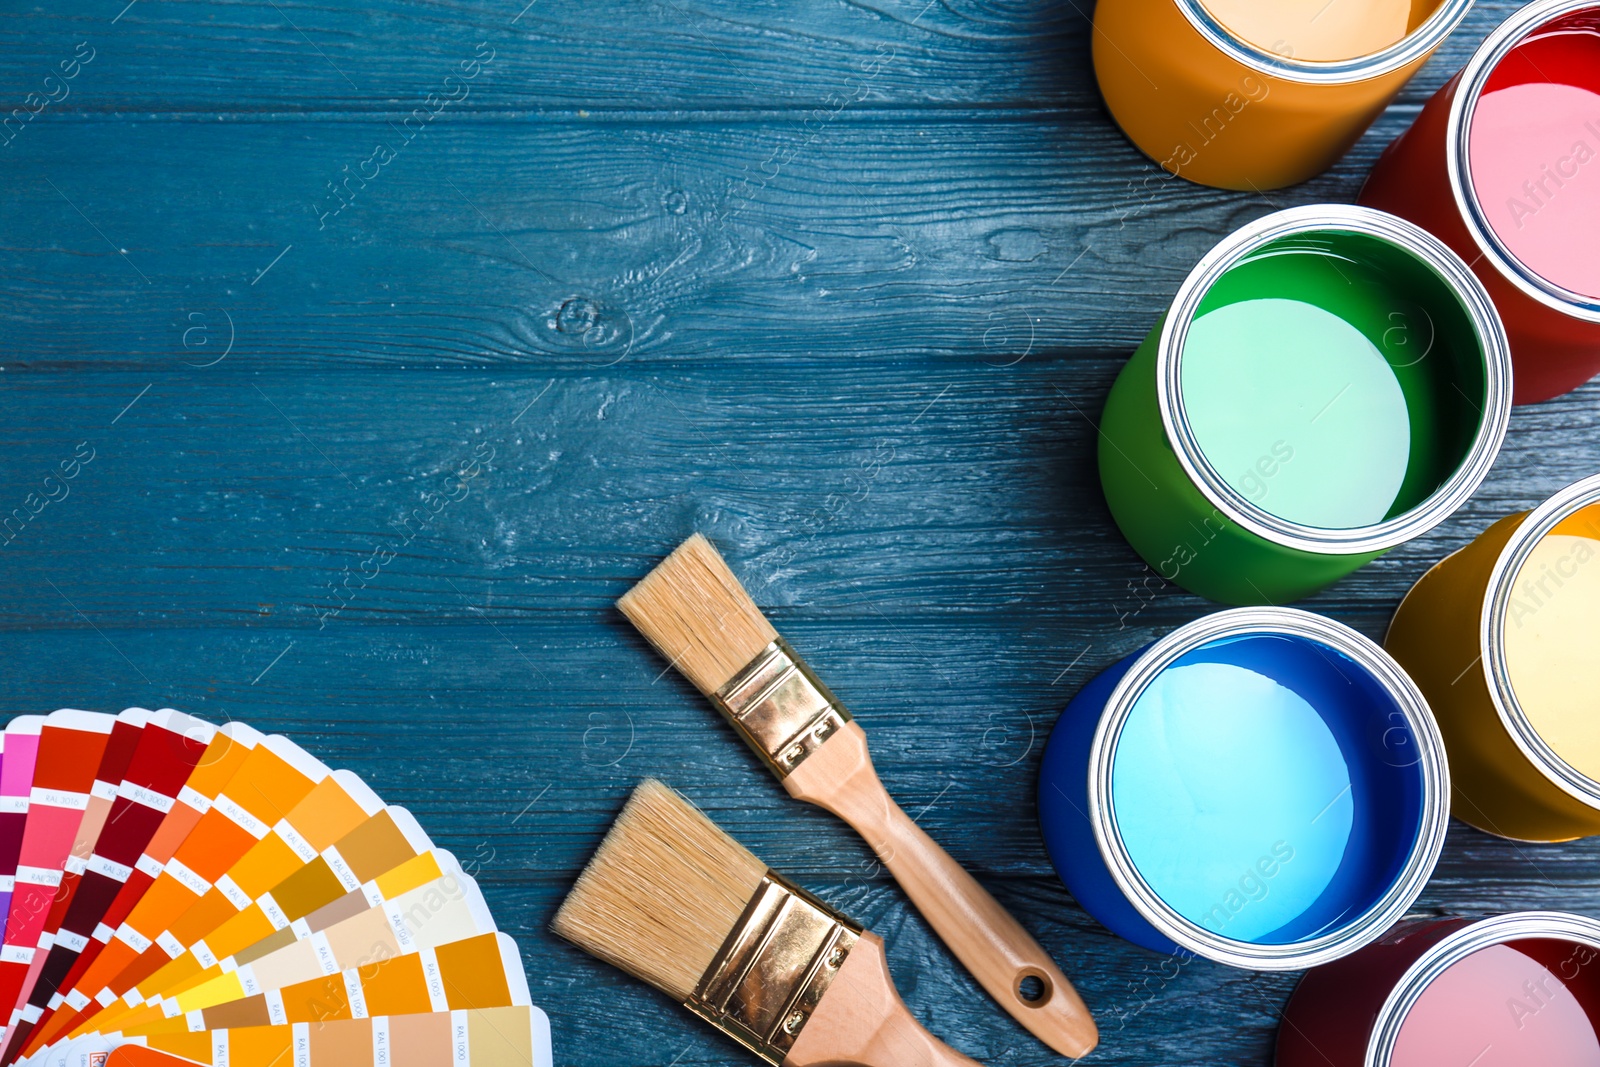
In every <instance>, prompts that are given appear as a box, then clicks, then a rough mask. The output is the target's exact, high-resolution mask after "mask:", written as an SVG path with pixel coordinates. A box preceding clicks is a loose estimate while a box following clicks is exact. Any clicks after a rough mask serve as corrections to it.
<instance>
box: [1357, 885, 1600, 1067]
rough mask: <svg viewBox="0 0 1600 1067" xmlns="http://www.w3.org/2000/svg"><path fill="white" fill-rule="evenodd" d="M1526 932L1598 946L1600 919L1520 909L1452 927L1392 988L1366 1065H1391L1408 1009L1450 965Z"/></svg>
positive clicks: (1376, 1023) (1372, 1036) (1520, 937)
mask: <svg viewBox="0 0 1600 1067" xmlns="http://www.w3.org/2000/svg"><path fill="white" fill-rule="evenodd" d="M1528 938H1542V939H1550V940H1559V941H1572V942H1575V943H1578V944H1582V945H1587V946H1589V947H1590V948H1593V949H1596V950H1597V951H1600V922H1596V921H1595V920H1594V919H1591V918H1588V917H1587V916H1584V915H1574V914H1571V913H1569V912H1564V911H1517V912H1510V913H1508V914H1505V915H1495V916H1491V917H1490V918H1487V919H1480V920H1479V921H1477V922H1474V923H1470V924H1469V925H1467V926H1463V927H1461V928H1460V929H1459V930H1452V931H1451V932H1450V933H1448V934H1446V935H1445V936H1444V937H1442V938H1440V939H1439V940H1438V941H1437V942H1436V943H1434V944H1433V945H1430V946H1429V947H1428V949H1427V950H1426V951H1425V952H1423V954H1422V955H1421V956H1419V957H1417V959H1416V960H1415V961H1414V962H1413V963H1412V964H1411V966H1410V967H1408V968H1406V970H1405V971H1404V973H1402V974H1401V975H1400V978H1399V980H1398V981H1396V982H1395V984H1394V986H1393V987H1392V988H1391V989H1390V990H1389V996H1388V997H1387V998H1386V999H1385V1000H1384V1002H1383V1006H1382V1007H1381V1008H1379V1009H1378V1016H1377V1018H1376V1020H1374V1022H1373V1024H1372V1030H1371V1031H1370V1035H1369V1037H1368V1039H1367V1051H1366V1056H1365V1059H1364V1061H1363V1067H1389V1061H1390V1059H1391V1057H1393V1055H1394V1048H1395V1043H1396V1042H1397V1041H1398V1040H1399V1037H1400V1029H1401V1027H1402V1026H1403V1025H1404V1024H1405V1019H1406V1015H1407V1014H1408V1013H1409V1012H1410V1011H1411V1009H1412V1007H1413V1006H1415V1004H1416V1002H1417V1001H1418V999H1420V998H1421V996H1422V994H1423V992H1424V991H1425V990H1426V989H1427V988H1428V986H1429V985H1431V984H1432V983H1433V981H1434V980H1435V979H1437V978H1438V977H1439V976H1440V975H1441V974H1443V973H1444V972H1445V970H1446V969H1448V968H1449V967H1450V966H1452V965H1453V964H1456V963H1459V962H1460V961H1461V960H1462V959H1464V958H1466V957H1467V956H1470V955H1471V954H1472V953H1474V952H1477V951H1479V950H1480V949H1485V948H1489V947H1491V946H1493V945H1501V944H1505V943H1506V942H1507V941H1521V940H1524V939H1528Z"/></svg>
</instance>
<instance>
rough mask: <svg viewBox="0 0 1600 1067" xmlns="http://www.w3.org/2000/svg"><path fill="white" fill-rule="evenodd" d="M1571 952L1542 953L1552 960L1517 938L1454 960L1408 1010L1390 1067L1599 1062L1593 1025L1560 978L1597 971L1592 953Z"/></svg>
mask: <svg viewBox="0 0 1600 1067" xmlns="http://www.w3.org/2000/svg"><path fill="white" fill-rule="evenodd" d="M1543 944H1544V946H1546V947H1548V946H1549V944H1550V943H1549V942H1545V943H1543ZM1571 949H1572V951H1571V952H1569V953H1564V954H1557V955H1555V956H1552V955H1551V954H1550V953H1548V952H1541V953H1540V954H1541V955H1542V956H1544V957H1545V958H1546V959H1547V960H1549V964H1548V965H1546V964H1545V963H1541V962H1539V960H1536V959H1534V958H1533V957H1532V956H1530V955H1528V954H1526V953H1524V952H1521V951H1518V949H1517V948H1516V943H1515V942H1512V943H1509V944H1500V945H1490V946H1489V947H1487V948H1482V949H1479V950H1478V951H1476V952H1474V953H1472V954H1471V955H1469V956H1465V957H1463V958H1462V959H1460V960H1458V961H1457V962H1456V963H1453V964H1451V965H1450V966H1449V967H1448V968H1446V970H1445V971H1444V973H1443V974H1441V975H1439V977H1438V978H1435V979H1434V980H1433V981H1432V982H1431V983H1429V985H1428V987H1427V988H1426V989H1425V990H1423V992H1422V996H1421V997H1419V998H1418V1000H1417V1002H1416V1003H1415V1004H1414V1005H1412V1007H1411V1010H1410V1011H1409V1012H1407V1013H1406V1017H1405V1020H1404V1021H1403V1022H1402V1023H1401V1026H1400V1034H1399V1037H1398V1040H1397V1041H1396V1043H1395V1049H1394V1054H1393V1056H1392V1057H1391V1058H1390V1060H1389V1067H1468V1065H1470V1067H1531V1065H1534V1064H1537V1065H1538V1067H1596V1065H1600V1038H1597V1036H1596V1033H1595V1023H1594V1021H1593V1020H1592V1019H1591V1018H1590V1015H1589V1012H1588V1010H1587V1009H1586V1008H1585V1007H1584V1004H1583V1003H1581V1002H1580V1001H1579V1000H1578V998H1577V997H1576V996H1574V995H1573V992H1572V988H1569V984H1568V982H1564V981H1563V980H1562V979H1563V977H1565V978H1567V979H1568V981H1571V980H1572V979H1575V978H1578V976H1579V975H1580V974H1581V973H1583V972H1584V970H1585V969H1586V968H1593V967H1594V966H1595V961H1594V950H1593V949H1584V948H1583V947H1581V946H1577V945H1573V946H1571ZM1586 995H1587V993H1586Z"/></svg>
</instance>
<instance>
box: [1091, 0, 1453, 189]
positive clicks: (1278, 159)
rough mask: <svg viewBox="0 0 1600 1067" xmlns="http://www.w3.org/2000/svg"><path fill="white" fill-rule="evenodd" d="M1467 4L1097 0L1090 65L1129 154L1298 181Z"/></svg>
mask: <svg viewBox="0 0 1600 1067" xmlns="http://www.w3.org/2000/svg"><path fill="white" fill-rule="evenodd" d="M1471 6H1472V0H1432V2H1428V0H1274V2H1273V3H1270V4H1263V3H1260V2H1259V0H1099V3H1098V4H1096V5H1095V12H1094V45H1093V52H1094V69H1095V77H1096V79H1097V80H1098V81H1099V83H1100V91H1101V92H1102V93H1103V94H1104V95H1105V99H1106V106H1107V107H1108V108H1109V109H1110V110H1111V115H1112V117H1113V118H1115V119H1116V120H1117V124H1118V125H1120V126H1121V127H1122V130H1123V132H1124V133H1126V134H1127V135H1128V138H1129V139H1130V140H1131V141H1133V143H1134V144H1135V145H1136V146H1138V148H1139V149H1140V151H1142V152H1144V153H1145V154H1146V155H1148V156H1150V157H1151V158H1152V159H1154V160H1156V161H1157V162H1158V163H1160V164H1161V166H1162V167H1164V168H1166V169H1167V170H1168V171H1170V172H1171V173H1173V174H1175V175H1178V176H1179V177H1183V178H1188V179H1189V180H1190V181H1194V182H1199V183H1200V184H1202V185H1213V186H1217V187H1218V188H1222V189H1244V190H1252V189H1253V190H1261V189H1275V188H1279V187H1282V186H1285V185H1293V184H1295V183H1297V182H1302V181H1305V180H1306V179H1307V178H1311V177H1313V176H1314V175H1316V174H1319V173H1321V172H1322V171H1324V170H1326V169H1327V168H1328V167H1329V166H1331V165H1332V164H1333V163H1334V162H1335V161H1336V160H1337V159H1338V158H1339V157H1340V156H1342V155H1343V154H1344V153H1345V151H1346V150H1347V149H1348V148H1349V147H1350V146H1351V145H1352V144H1354V143H1355V141H1356V140H1357V138H1359V137H1360V136H1361V134H1362V132H1363V131H1365V130H1366V128H1367V127H1368V126H1369V125H1371V123H1372V120H1373V119H1375V118H1376V117H1377V116H1378V113H1379V112H1381V111H1382V110H1383V109H1384V107H1385V106H1386V105H1387V104H1388V103H1389V101H1390V100H1391V99H1393V97H1394V95H1395V94H1396V93H1397V92H1399V91H1400V88H1401V86H1403V85H1404V84H1405V83H1406V80H1407V79H1409V78H1410V77H1411V75H1412V74H1413V73H1415V72H1416V70H1417V68H1418V67H1420V66H1421V65H1422V64H1423V62H1424V61H1426V60H1427V58H1428V56H1430V55H1431V54H1432V53H1433V51H1434V49H1436V48H1438V47H1439V45H1440V43H1441V42H1443V41H1444V39H1445V37H1447V36H1448V35H1449V34H1450V31H1451V30H1453V29H1455V27H1456V26H1457V25H1459V24H1460V22H1461V20H1462V18H1464V17H1465V16H1466V13H1467V9H1468V8H1470V7H1471Z"/></svg>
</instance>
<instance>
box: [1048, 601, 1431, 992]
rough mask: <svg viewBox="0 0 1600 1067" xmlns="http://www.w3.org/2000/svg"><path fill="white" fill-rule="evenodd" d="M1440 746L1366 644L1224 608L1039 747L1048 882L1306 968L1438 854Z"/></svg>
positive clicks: (1378, 925) (1283, 615)
mask: <svg viewBox="0 0 1600 1067" xmlns="http://www.w3.org/2000/svg"><path fill="white" fill-rule="evenodd" d="M1448 791H1449V774H1448V771H1447V770H1446V767H1445V759H1444V746H1443V744H1442V742H1441V741H1440V739H1439V734H1438V729H1437V727H1436V726H1435V725H1434V723H1433V717H1432V716H1431V715H1430V714H1429V711H1428V706H1427V703H1426V702H1425V701H1424V699H1423V697H1422V694H1421V693H1420V692H1418V691H1417V688H1416V686H1415V685H1413V684H1412V682H1411V680H1410V679H1409V678H1407V677H1406V675H1405V672H1404V671H1402V670H1401V669H1400V668H1399V666H1398V665H1396V664H1395V662H1394V661H1393V660H1392V659H1390V658H1389V656H1388V655H1387V654H1386V653H1385V652H1384V651H1383V649H1381V648H1379V647H1378V646H1377V645H1376V644H1374V643H1373V642H1371V641H1369V640H1368V639H1367V638H1365V637H1363V636H1361V635H1360V634H1358V633H1356V632H1355V631H1354V630H1351V629H1349V628H1348V627H1346V626H1343V625H1341V624H1339V623H1337V622H1334V621H1332V620H1330V619H1325V618H1322V617H1321V616H1318V615H1313V614H1311V613H1309V612H1304V611H1298V610H1295V609H1293V608H1234V609H1231V610H1228V611H1220V612H1217V613H1215V614H1212V615H1208V616H1206V617H1204V618H1201V619H1198V620H1196V621H1194V622H1191V623H1189V624H1187V625H1185V626H1182V627H1180V628H1178V629H1177V630H1174V631H1173V632H1172V633H1170V634H1168V635H1167V636H1166V637H1164V638H1162V639H1160V640H1159V641H1156V642H1154V643H1153V644H1151V645H1149V646H1147V647H1146V648H1144V649H1143V650H1141V651H1139V652H1136V653H1134V654H1133V655H1131V656H1128V657H1126V658H1125V659H1123V660H1121V661H1120V662H1118V663H1115V664H1113V665H1112V666H1110V667H1108V668H1107V669H1106V670H1104V671H1102V672H1101V673H1100V674H1099V675H1098V676H1096V677H1095V678H1094V679H1092V680H1091V681H1090V682H1089V684H1088V685H1086V686H1085V687H1084V688H1083V689H1082V690H1081V691H1080V692H1079V693H1078V695H1077V696H1076V697H1074V698H1073V700H1072V702H1071V703H1070V704H1069V705H1068V706H1067V709H1066V710H1065V711H1064V712H1063V713H1062V715H1061V718H1060V720H1059V721H1058V722H1057V723H1056V726H1055V729H1054V730H1053V732H1052V733H1051V736H1050V741H1049V743H1048V745H1047V746H1046V748H1045V753H1044V760H1043V765H1042V768H1041V771H1040V779H1039V819H1040V826H1041V829H1042V831H1043V833H1044V839H1045V846H1046V849H1047V850H1048V852H1049V854H1050V860H1051V862H1052V864H1054V866H1055V868H1056V871H1057V872H1058V873H1059V874H1060V875H1061V878H1062V880H1063V881H1065V882H1066V884H1067V887H1068V888H1069V889H1070V890H1071V891H1072V894H1073V896H1074V897H1076V898H1077V900H1078V902H1079V903H1080V904H1081V905H1082V906H1083V907H1084V909H1085V910H1087V911H1088V912H1089V913H1090V914H1091V915H1093V916H1094V917H1095V918H1097V919H1099V920H1100V921H1101V922H1102V923H1104V924H1105V925H1106V926H1107V927H1108V928H1109V929H1110V930H1111V931H1112V932H1113V933H1116V934H1118V935H1120V936H1122V937H1125V938H1127V939H1128V940H1130V941H1133V942H1135V943H1137V944H1140V945H1143V946H1145V947H1146V948H1151V949H1155V950H1157V951H1162V952H1169V953H1170V952H1178V951H1180V950H1181V951H1185V952H1188V953H1193V954H1195V955H1198V956H1202V957H1204V958H1206V959H1210V960H1215V961H1217V962H1219V963H1225V964H1229V965H1231V966H1235V967H1245V968H1251V969H1255V970H1298V969H1301V968H1304V967H1309V966H1313V965H1315V964H1318V963H1322V962H1326V961H1328V960H1332V959H1337V958H1338V957H1340V956H1343V955H1345V954H1346V953H1349V952H1353V951H1355V950H1356V949H1357V948H1359V947H1360V946H1362V945H1364V944H1367V943H1368V942H1370V941H1373V940H1375V939H1376V938H1378V937H1380V936H1381V935H1382V934H1383V932H1384V931H1385V930H1386V929H1388V928H1389V926H1390V925H1391V924H1393V923H1394V922H1395V921H1396V920H1398V919H1399V918H1400V917H1401V916H1402V915H1403V914H1404V913H1405V910H1406V908H1407V907H1409V906H1410V904H1411V903H1412V901H1414V900H1415V899H1416V897H1417V894H1418V893H1420V892H1421V891H1422V887H1423V884H1424V883H1425V882H1426V881H1427V879H1428V876H1429V874H1430V873H1431V872H1432V871H1433V867H1434V864H1435V863H1436V862H1437V860H1438V857H1439V851H1440V849H1441V848H1442V847H1443V845H1444V834H1445V824H1446V821H1447V819H1448V810H1447V807H1446V802H1445V798H1446V796H1447V794H1448Z"/></svg>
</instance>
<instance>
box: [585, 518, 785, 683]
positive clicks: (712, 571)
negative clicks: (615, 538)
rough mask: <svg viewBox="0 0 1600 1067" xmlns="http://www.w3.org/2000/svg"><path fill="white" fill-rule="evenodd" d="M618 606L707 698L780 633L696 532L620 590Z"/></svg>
mask: <svg viewBox="0 0 1600 1067" xmlns="http://www.w3.org/2000/svg"><path fill="white" fill-rule="evenodd" d="M617 607H619V608H621V609H622V613H623V614H624V615H626V616H627V617H628V621H630V622H632V623H633V624H634V625H635V626H637V627H638V628H639V632H640V633H642V634H644V635H645V637H647V638H648V639H649V640H650V643H651V644H653V645H655V646H656V648H657V649H659V650H660V651H661V654H662V655H663V656H666V657H667V660H668V661H669V662H671V664H672V665H673V666H674V667H677V668H678V670H680V671H682V672H683V675H684V677H685V678H688V679H689V681H691V682H693V683H694V685H695V686H696V688H698V689H699V690H700V691H701V692H702V693H705V694H707V695H708V696H709V695H710V694H712V693H715V692H716V691H717V690H718V689H721V688H722V687H723V685H724V684H726V683H727V681H728V679H730V678H732V677H733V676H734V675H735V674H737V673H739V671H740V670H742V669H743V668H744V667H746V666H747V665H749V663H750V661H751V660H753V659H755V658H756V654H757V653H759V652H760V651H761V650H762V649H764V648H766V647H767V646H768V645H769V644H771V643H772V642H773V640H774V639H775V638H776V637H777V636H778V631H776V630H774V629H773V628H772V624H771V623H770V622H768V621H767V619H766V616H765V615H762V614H761V609H760V608H758V607H756V602H755V601H754V600H751V599H750V594H749V593H746V592H745V591H744V586H742V585H740V584H739V579H737V578H735V577H734V576H733V571H731V570H729V569H728V564H727V563H726V562H724V561H723V558H722V556H721V555H719V554H718V553H717V550H716V549H715V548H713V547H712V546H711V542H710V541H707V540H706V539H705V538H704V537H702V536H701V535H699V534H695V535H694V536H693V537H691V538H689V539H688V540H687V541H685V542H684V543H683V544H681V545H679V546H678V547H677V548H676V549H675V550H674V551H673V553H672V555H670V556H668V557H667V558H666V559H664V560H662V561H661V563H660V564H659V565H658V566H657V567H656V569H655V570H653V571H651V572H650V573H649V574H647V575H645V576H644V580H643V581H641V582H640V583H639V584H638V585H636V586H634V587H633V588H632V589H630V590H628V591H627V592H626V593H625V594H623V596H622V599H621V600H618V601H617Z"/></svg>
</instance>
